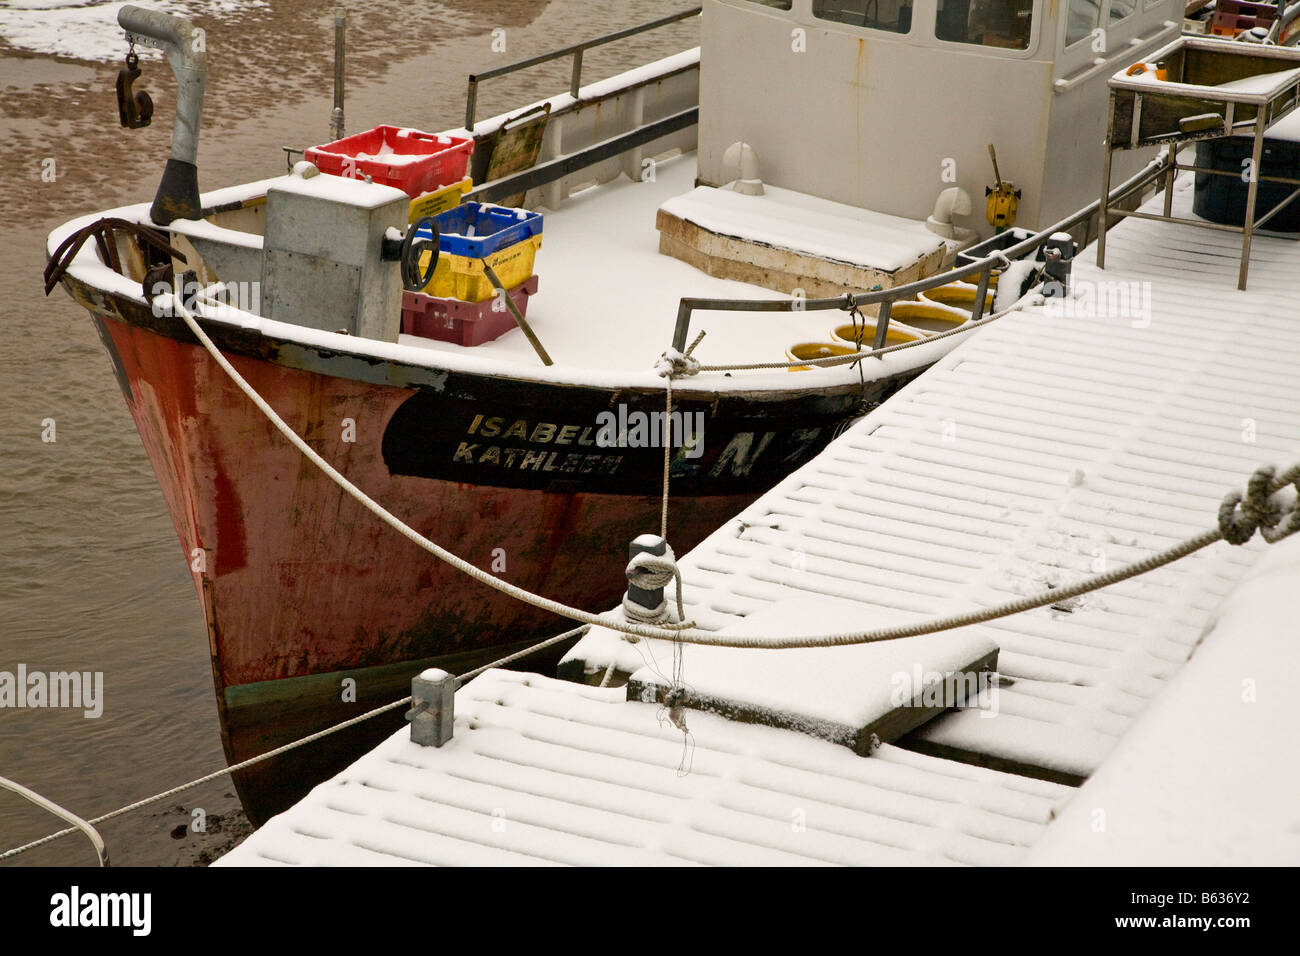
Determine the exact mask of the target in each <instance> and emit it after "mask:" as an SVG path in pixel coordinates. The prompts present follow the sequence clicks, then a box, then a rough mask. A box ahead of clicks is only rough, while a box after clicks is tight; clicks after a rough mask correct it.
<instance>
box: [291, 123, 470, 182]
mask: <svg viewBox="0 0 1300 956" xmlns="http://www.w3.org/2000/svg"><path fill="white" fill-rule="evenodd" d="M472 152H474V141H473V140H472V139H463V138H461V137H459V136H447V135H444V134H442V133H424V132H421V131H420V130H418V129H400V128H398V127H396V126H376V127H375V128H374V129H371V130H366V132H364V133H357V134H356V135H355V136H347V137H345V138H343V139H340V140H336V141H335V142H333V143H326V144H325V145H324V146H313V147H312V148H311V149H309V150H307V153H306V159H307V161H308V162H309V163H314V164H315V166H316V168H317V169H319V170H320V171H321V172H322V173H330V174H331V175H334V176H345V177H347V178H350V179H362V178H363V177H365V176H369V177H370V178H371V181H373V182H376V183H381V184H382V185H385V186H396V187H397V188H398V189H400V190H402V192H404V193H406V194H407V195H408V196H410V197H411V198H412V199H415V198H417V197H419V196H421V195H423V194H424V193H427V192H432V191H433V190H435V189H441V188H442V187H443V186H449V185H451V184H452V183H455V182H459V181H460V180H462V179H464V178H465V169H466V167H467V166H468V165H469V157H470V153H472Z"/></svg>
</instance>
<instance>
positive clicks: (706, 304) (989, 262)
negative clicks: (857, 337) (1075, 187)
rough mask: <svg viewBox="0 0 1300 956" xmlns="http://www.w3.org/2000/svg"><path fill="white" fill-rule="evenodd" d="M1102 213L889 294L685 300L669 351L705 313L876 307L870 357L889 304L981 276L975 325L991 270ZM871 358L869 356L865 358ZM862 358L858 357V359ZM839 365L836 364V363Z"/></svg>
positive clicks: (1137, 179) (1145, 174)
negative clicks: (694, 317)
mask: <svg viewBox="0 0 1300 956" xmlns="http://www.w3.org/2000/svg"><path fill="white" fill-rule="evenodd" d="M1168 164H1169V155H1168V152H1165V153H1162V154H1161V155H1160V156H1159V157H1157V158H1156V159H1154V160H1152V161H1151V162H1150V163H1148V164H1147V165H1146V167H1145V168H1143V169H1142V170H1141V171H1140V172H1138V173H1137V174H1136V175H1134V176H1133V177H1132V178H1130V179H1128V180H1126V181H1125V182H1123V183H1121V184H1120V185H1119V186H1117V187H1116V188H1115V189H1114V190H1112V191H1111V193H1110V196H1109V199H1108V205H1115V204H1118V203H1120V202H1122V201H1124V200H1125V199H1126V198H1128V197H1129V196H1130V195H1131V194H1132V193H1134V192H1136V191H1137V190H1139V189H1142V188H1143V187H1144V186H1146V185H1147V184H1149V183H1151V182H1154V181H1155V180H1157V179H1159V178H1160V177H1161V176H1163V175H1164V173H1165V170H1166V168H1167V166H1168ZM1100 208H1101V200H1100V199H1094V200H1093V201H1092V202H1090V203H1089V204H1088V205H1087V206H1084V207H1083V208H1082V209H1080V210H1079V211H1078V212H1076V213H1074V214H1072V215H1070V216H1069V217H1067V218H1065V219H1062V220H1061V221H1060V222H1058V223H1055V224H1054V225H1051V226H1048V227H1047V228H1046V229H1043V230H1040V231H1039V232H1036V233H1034V234H1033V235H1032V236H1029V237H1027V238H1025V239H1022V240H1021V241H1020V242H1017V243H1016V244H1015V245H1013V246H1010V247H1009V248H1007V249H1002V250H999V251H998V252H996V253H994V254H992V255H988V256H985V257H984V258H982V259H977V260H975V261H974V262H970V263H967V264H966V265H964V266H958V267H956V268H954V269H949V270H948V271H947V272H941V273H939V274H937V275H933V276H930V277H929V278H928V279H918V280H917V281H916V282H909V283H908V284H907V285H900V286H894V287H893V288H889V289H878V290H873V291H871V292H858V293H846V294H844V295H841V296H836V297H834V298H831V299H694V298H683V299H682V300H681V301H680V303H679V305H678V307H677V326H676V328H675V329H674V330H673V348H675V349H676V350H677V351H679V352H682V351H685V349H686V336H687V334H688V332H689V330H690V324H691V315H692V314H693V313H695V312H696V311H705V312H709V311H712V312H816V311H821V310H829V309H843V310H845V311H849V310H852V309H855V308H858V307H860V306H864V305H879V306H880V311H879V313H878V314H877V316H876V334H875V340H874V342H873V343H872V351H875V350H877V349H880V348H882V347H883V346H884V344H885V340H886V336H887V335H888V332H889V313H890V309H891V308H892V306H893V304H894V303H895V302H897V301H899V300H900V299H910V298H914V297H915V296H916V294H917V293H919V292H927V291H929V290H930V289H934V288H938V287H939V286H941V285H947V284H948V283H950V282H956V281H958V280H960V279H965V278H968V277H969V276H973V275H977V274H978V275H979V280H978V288H977V289H976V292H975V301H974V309H973V311H972V313H971V322H972V323H978V322H979V321H980V319H982V318H983V317H984V300H985V297H986V296H987V295H988V290H989V281H990V276H991V275H992V271H993V268H994V267H995V266H1005V265H1006V263H1007V260H1010V259H1016V258H1019V257H1021V256H1024V255H1027V254H1029V253H1031V252H1034V253H1036V252H1037V251H1038V249H1039V248H1041V247H1042V246H1044V245H1047V244H1048V243H1049V242H1050V241H1051V240H1052V236H1053V235H1055V234H1056V233H1058V232H1068V231H1069V230H1070V229H1072V228H1074V227H1075V226H1077V225H1079V224H1080V223H1083V222H1086V221H1087V220H1088V219H1089V218H1091V217H1092V216H1093V215H1095V214H1096V213H1097V212H1098V211H1099V210H1100ZM863 354H869V353H863ZM859 357H860V356H859ZM856 360H857V359H856V358H854V357H853V356H845V357H844V359H843V364H849V363H850V362H853V361H856ZM836 364H839V363H836Z"/></svg>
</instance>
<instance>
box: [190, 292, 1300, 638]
mask: <svg viewBox="0 0 1300 956" xmlns="http://www.w3.org/2000/svg"><path fill="white" fill-rule="evenodd" d="M173 298H174V297H173ZM177 306H178V308H179V313H180V316H181V318H182V319H183V320H184V321H185V324H186V325H188V326H189V327H190V330H191V331H192V332H193V333H194V334H195V337H196V338H198V340H199V342H200V343H201V344H202V345H203V347H204V348H205V349H207V351H208V352H209V354H211V355H212V357H213V359H214V360H215V361H216V362H217V364H219V365H220V366H221V367H222V368H223V369H224V370H225V371H226V373H227V374H228V375H229V376H230V377H231V379H232V380H233V381H234V382H235V384H236V385H237V386H239V388H240V390H241V391H243V393H244V394H245V395H246V396H247V397H248V399H249V400H250V401H252V402H253V403H254V404H255V405H256V406H257V407H258V408H259V409H260V410H261V411H262V413H263V414H264V415H266V416H267V418H268V419H269V420H270V421H271V423H272V424H273V425H275V427H276V428H277V429H278V430H279V431H280V432H281V434H283V435H284V436H285V437H286V438H287V439H288V440H289V441H290V442H291V443H292V444H293V445H294V447H296V448H297V449H298V450H299V451H301V452H302V453H303V455H305V456H306V457H307V459H308V460H309V461H310V462H312V464H314V465H316V466H317V467H318V468H320V469H321V470H322V471H323V472H325V474H326V475H328V476H329V477H330V478H331V479H332V480H333V481H334V482H335V483H337V484H338V485H339V487H341V488H343V490H344V491H346V492H347V493H348V494H349V495H351V496H352V497H353V498H355V499H356V500H357V501H358V502H359V503H361V504H362V505H363V506H365V508H366V509H367V510H369V511H370V512H372V513H373V514H375V515H376V516H377V517H379V518H380V520H382V521H383V522H384V523H385V524H387V525H388V526H389V527H391V528H393V529H394V530H395V531H397V532H398V533H399V534H401V535H402V536H403V537H404V538H406V539H407V540H409V541H411V542H413V543H414V544H416V545H418V546H419V547H421V548H423V549H424V550H426V551H428V552H429V553H430V554H433V555H434V556H436V557H437V558H439V559H440V560H442V561H445V562H446V563H447V564H450V565H451V566H452V567H454V568H456V569H457V570H460V571H463V572H464V573H465V574H468V575H469V576H470V577H472V578H474V579H475V580H476V581H479V582H481V583H483V584H486V585H487V586H488V587H491V588H493V589H495V590H497V591H501V592H502V593H505V594H509V595H510V596H511V597H514V598H517V599H518V600H520V601H523V602H525V603H527V604H530V605H532V606H533V607H536V608H540V609H542V610H546V611H551V612H552V613H554V614H559V615H561V616H563V617H568V618H571V619H573V620H575V621H582V622H583V623H584V624H592V625H596V626H598V627H605V628H608V629H610V630H613V631H618V632H620V633H622V634H631V635H634V636H636V637H648V638H655V639H658V640H666V641H680V642H681V643H685V644H700V645H705V646H710V647H745V648H754V649H763V650H779V649H788V648H796V647H808V648H811V647H843V646H846V645H850V644H871V643H876V642H879V641H894V640H900V639H902V638H905V637H918V636H920V635H923V634H933V633H936V632H939V631H947V630H952V629H954V628H958V627H966V626H968V625H971V624H979V623H982V622H985V621H991V620H994V619H995V618H1000V617H1007V616H1009V615H1012V614H1019V613H1020V612H1022V611H1027V610H1032V609H1034V608H1038V607H1044V606H1046V605H1049V604H1055V603H1056V602H1058V601H1061V600H1064V599H1067V598H1071V597H1076V596H1078V595H1081V594H1086V593H1088V592H1089V591H1094V590H1097V589H1098V588H1103V587H1109V586H1110V585H1112V584H1116V583H1118V582H1120V581H1125V580H1127V579H1129V578H1131V577H1136V576H1137V575H1139V574H1145V573H1146V572H1148V571H1152V570H1154V569H1156V568H1158V567H1162V566H1163V565H1166V564H1169V563H1171V562H1172V561H1177V560H1178V559H1180V558H1183V557H1186V556H1187V555H1189V554H1192V553H1193V552H1195V551H1199V550H1200V549H1201V548H1204V547H1206V546H1207V545H1210V544H1213V543H1214V542H1215V541H1219V540H1221V539H1222V538H1223V537H1224V533H1223V531H1221V530H1220V529H1219V528H1215V529H1213V530H1212V531H1207V532H1204V533H1202V534H1200V535H1198V536H1196V537H1194V538H1189V539H1188V540H1186V541H1184V542H1182V543H1181V544H1178V545H1175V546H1174V547H1171V548H1168V549H1166V550H1165V551H1162V552H1160V553H1158V554H1155V555H1151V556H1149V557H1147V558H1145V559H1143V560H1142V561H1138V562H1136V563H1134V564H1131V565H1127V566H1125V567H1123V568H1118V569H1116V570H1114V571H1111V572H1108V573H1106V574H1099V575H1096V576H1094V577H1090V578H1085V579H1084V580H1083V581H1081V582H1079V583H1078V584H1075V585H1072V586H1071V587H1068V588H1056V589H1048V590H1046V591H1042V592H1039V593H1038V594H1036V595H1030V596H1028V597H1024V598H1020V599H1018V600H1015V601H1009V602H1007V603H1005V604H999V605H996V606H994V607H991V608H984V609H979V610H972V611H967V612H965V613H963V614H956V615H951V616H948V617H941V618H931V619H928V620H924V621H918V622H916V623H914V624H907V625H898V626H895V627H888V628H877V629H874V630H868V631H852V632H846V633H840V634H815V635H806V636H804V635H801V636H797V637H785V638H779V639H776V640H764V639H762V638H759V637H750V636H742V635H725V634H713V633H710V632H708V631H700V630H698V629H690V630H687V629H685V628H683V629H680V630H678V629H674V628H673V627H671V626H665V625H660V626H652V625H647V624H641V623H637V622H634V621H628V620H621V619H620V616H619V615H618V614H616V613H611V612H606V613H605V614H592V613H591V612H590V611H584V610H581V609H580V608H575V607H570V606H568V605H567V604H562V603H561V602H559V601H553V600H551V599H550V598H546V597H542V596H541V595H539V594H534V593H533V592H531V591H527V590H525V589H524V588H520V587H517V586H515V585H513V584H510V583H509V582H506V581H502V580H500V579H499V578H496V577H494V576H492V575H490V574H488V573H487V572H485V571H482V570H480V569H479V568H476V567H475V566H474V565H472V564H470V563H469V562H468V561H465V560H464V559H463V558H460V557H458V556H456V555H454V554H452V553H451V552H450V551H447V550H446V549H445V548H442V547H440V546H438V545H437V544H435V543H434V542H432V541H430V540H429V539H428V538H426V537H424V535H422V534H420V533H419V532H417V531H415V530H414V529H412V528H410V527H408V526H407V525H406V524H404V523H403V522H402V521H401V519H399V518H397V517H396V516H395V515H393V514H392V513H391V512H389V511H388V510H387V509H385V508H384V507H383V506H382V505H380V504H378V503H377V502H375V501H373V500H372V499H371V498H369V497H368V496H367V495H366V494H365V493H364V492H363V491H361V489H359V488H357V486H356V485H354V484H352V482H350V481H348V480H347V478H345V477H343V475H342V474H340V473H339V472H338V471H337V470H336V469H335V468H334V467H333V466H331V465H330V464H329V463H328V462H326V461H325V460H324V459H323V458H321V457H320V455H318V454H316V452H315V451H314V450H313V449H312V448H311V447H310V446H308V445H307V443H306V442H305V441H303V440H302V439H301V438H300V437H299V436H298V435H297V433H296V432H294V431H293V429H291V428H290V427H289V426H288V425H287V424H285V422H284V420H283V419H281V418H280V416H279V415H277V414H276V412H275V409H273V408H271V406H270V405H268V404H267V403H266V401H265V400H264V399H263V398H262V397H261V396H260V395H258V394H257V392H256V391H255V390H254V389H253V387H252V386H251V385H249V384H248V383H247V382H246V381H244V379H243V377H242V376H241V375H240V374H239V372H237V371H236V370H235V368H234V367H233V366H232V365H231V364H230V362H229V361H227V360H226V357H225V356H224V355H222V354H221V351H220V350H219V349H218V348H217V347H216V346H215V345H214V344H213V343H212V340H211V339H210V338H208V336H207V334H206V333H205V332H204V331H203V329H201V328H200V327H199V324H198V322H197V321H195V319H194V317H193V316H192V315H190V314H189V312H188V311H187V310H186V309H185V307H184V306H183V305H181V304H180V303H177ZM1292 471H1294V469H1292ZM1287 474H1288V475H1290V474H1291V471H1289V472H1288V473H1287ZM1277 487H1279V483H1277V482H1275V483H1274V484H1273V490H1276V489H1277ZM677 597H678V601H679V602H680V601H681V588H680V587H678V595H677ZM679 606H680V604H679Z"/></svg>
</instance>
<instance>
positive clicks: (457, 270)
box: [424, 235, 542, 302]
mask: <svg viewBox="0 0 1300 956" xmlns="http://www.w3.org/2000/svg"><path fill="white" fill-rule="evenodd" d="M541 245H542V237H541V236H540V235H537V236H533V237H532V238H530V239H525V240H524V241H523V242H516V243H515V244H514V245H510V246H506V247H505V248H504V249H501V250H499V251H497V252H494V253H492V255H490V256H488V257H487V262H488V265H490V266H491V267H492V271H493V272H495V273H496V274H497V278H498V279H500V280H501V285H502V286H504V287H505V288H507V289H513V288H514V287H515V286H517V285H519V284H520V283H521V282H526V281H527V280H528V277H529V276H531V275H532V274H533V263H534V261H535V260H536V258H537V250H538V249H539V248H541ZM424 291H425V293H426V294H428V295H436V296H438V297H439V298H443V299H460V300H461V301H462V302H483V301H485V300H487V299H490V298H492V296H494V295H496V290H495V289H494V288H492V283H491V282H489V281H488V277H487V276H486V275H485V274H484V273H483V263H481V262H479V260H477V259H471V258H469V257H468V256H457V255H453V254H452V253H449V252H444V253H441V254H440V255H439V256H438V267H437V268H436V269H434V271H433V279H431V280H430V282H429V284H428V285H427V286H425V287H424Z"/></svg>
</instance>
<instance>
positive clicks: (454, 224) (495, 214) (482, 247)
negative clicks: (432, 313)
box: [417, 202, 542, 259]
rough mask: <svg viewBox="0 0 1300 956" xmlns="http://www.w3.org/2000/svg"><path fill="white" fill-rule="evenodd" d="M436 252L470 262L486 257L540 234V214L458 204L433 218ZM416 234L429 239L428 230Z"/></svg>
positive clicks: (480, 205)
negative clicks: (437, 243) (436, 230)
mask: <svg viewBox="0 0 1300 956" xmlns="http://www.w3.org/2000/svg"><path fill="white" fill-rule="evenodd" d="M433 221H434V222H435V223H436V224H437V226H438V240H439V250H440V251H441V252H444V253H451V254H452V255H456V256H465V257H466V258H469V259H478V258H479V257H480V256H482V257H487V256H490V255H492V254H493V253H495V252H499V251H501V250H502V249H505V248H506V247H507V246H513V245H514V244H515V243H517V242H523V241H524V240H525V239H531V238H533V237H534V236H539V235H541V233H542V214H541V213H539V212H529V211H528V210H527V209H511V208H509V207H507V206H494V205H492V204H491V203H478V202H466V203H461V204H460V205H459V206H455V207H453V208H451V209H448V210H446V211H445V212H440V213H438V215H436V216H434V217H433ZM419 233H422V234H423V235H424V236H426V237H427V236H428V235H429V231H428V230H427V229H421V230H420V231H419ZM419 233H417V234H419Z"/></svg>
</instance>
